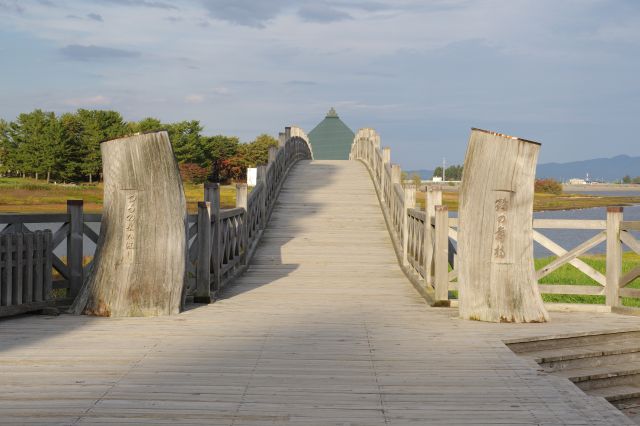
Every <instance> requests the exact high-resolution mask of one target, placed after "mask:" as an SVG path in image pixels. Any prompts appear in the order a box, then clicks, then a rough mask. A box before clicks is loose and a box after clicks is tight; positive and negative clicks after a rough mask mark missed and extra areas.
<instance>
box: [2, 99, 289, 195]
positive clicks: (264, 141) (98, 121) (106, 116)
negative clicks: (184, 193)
mask: <svg viewBox="0 0 640 426" xmlns="http://www.w3.org/2000/svg"><path fill="white" fill-rule="evenodd" d="M159 130H166V131H167V132H168V133H169V138H170V140H171V144H172V146H173V151H174V153H175V156H176V159H177V161H178V163H179V166H180V172H181V174H182V175H183V178H185V179H186V180H188V181H192V182H195V183H201V182H204V181H206V180H210V181H213V182H226V181H230V180H242V179H245V178H246V168H247V167H255V166H256V165H258V164H264V163H266V162H267V159H268V150H269V147H270V146H277V145H278V141H277V140H276V139H275V138H273V137H271V136H269V135H266V134H263V135H260V136H258V137H257V138H256V139H255V140H253V141H252V142H250V143H240V140H239V139H238V138H237V137H235V136H224V135H215V136H204V135H202V130H203V128H202V126H201V125H200V122H199V121H198V120H191V121H180V122H175V123H162V122H161V121H160V120H158V119H156V118H153V117H148V118H145V119H142V120H140V121H130V122H127V121H125V120H124V119H123V117H122V115H121V114H120V113H119V112H117V111H108V110H87V109H79V110H77V111H76V112H74V113H65V114H61V115H56V114H55V113H53V112H47V111H42V110H40V109H36V110H34V111H32V112H29V113H23V114H20V115H19V116H18V117H17V118H16V119H15V120H14V121H10V122H9V121H5V120H2V119H0V175H4V176H21V177H34V178H36V179H40V178H44V179H46V180H47V181H51V180H56V181H62V182H93V181H95V180H99V179H100V176H101V171H102V158H101V155H100V142H103V141H106V140H111V139H116V138H119V137H123V136H128V135H132V134H134V133H138V132H142V133H144V132H153V131H159Z"/></svg>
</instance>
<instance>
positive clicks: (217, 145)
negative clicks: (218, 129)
mask: <svg viewBox="0 0 640 426" xmlns="http://www.w3.org/2000/svg"><path fill="white" fill-rule="evenodd" d="M203 148H204V149H203V152H204V156H205V158H206V159H207V162H208V163H209V167H210V168H211V180H212V181H213V182H222V181H225V180H228V179H230V176H229V173H228V170H227V171H226V172H225V166H228V163H229V159H231V158H232V157H235V156H236V155H237V154H238V151H239V150H240V140H239V139H238V138H236V137H229V136H223V135H216V136H210V137H205V138H203ZM225 161H226V163H225Z"/></svg>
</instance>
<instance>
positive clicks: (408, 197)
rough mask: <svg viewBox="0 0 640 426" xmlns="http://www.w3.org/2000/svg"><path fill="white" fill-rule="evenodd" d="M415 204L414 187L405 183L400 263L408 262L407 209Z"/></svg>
mask: <svg viewBox="0 0 640 426" xmlns="http://www.w3.org/2000/svg"><path fill="white" fill-rule="evenodd" d="M415 206H416V187H415V186H413V185H407V186H406V187H405V188H404V208H403V209H402V212H403V215H402V264H403V265H404V266H407V265H408V264H409V257H408V253H409V209H413V208H415Z"/></svg>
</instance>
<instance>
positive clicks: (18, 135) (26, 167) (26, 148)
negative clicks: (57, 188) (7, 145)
mask: <svg viewBox="0 0 640 426" xmlns="http://www.w3.org/2000/svg"><path fill="white" fill-rule="evenodd" d="M7 136H8V138H9V139H10V140H11V144H12V145H13V149H12V151H11V152H12V155H13V157H14V158H13V164H14V165H15V167H16V168H17V169H19V170H20V171H21V172H22V173H23V174H24V173H33V174H34V175H35V178H36V179H38V177H39V176H40V175H41V174H45V173H46V175H47V181H49V179H50V178H51V174H52V173H55V172H56V171H57V167H58V166H59V165H60V164H61V163H62V162H63V161H64V156H63V153H64V150H63V143H62V127H61V125H60V122H59V121H58V119H57V118H56V116H55V114H54V113H53V112H44V111H42V110H39V109H36V110H34V111H32V112H30V113H23V114H20V115H19V116H18V118H17V119H16V121H14V122H12V123H11V124H10V125H9V129H8V131H7Z"/></svg>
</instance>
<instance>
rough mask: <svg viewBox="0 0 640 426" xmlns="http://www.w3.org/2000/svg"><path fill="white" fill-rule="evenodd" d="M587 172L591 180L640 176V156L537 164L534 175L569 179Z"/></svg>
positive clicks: (612, 179) (606, 180) (583, 175)
mask: <svg viewBox="0 0 640 426" xmlns="http://www.w3.org/2000/svg"><path fill="white" fill-rule="evenodd" d="M587 173H589V177H590V178H591V180H604V181H605V182H613V181H617V180H620V179H622V178H623V177H624V176H625V175H629V176H631V177H635V176H640V157H630V156H628V155H618V156H617V157H613V158H594V159H593V160H583V161H572V162H570V163H546V164H539V165H538V169H537V170H536V175H537V177H539V178H548V177H550V178H554V179H558V180H564V181H566V180H569V179H571V178H582V179H584V178H585V176H586V175H587Z"/></svg>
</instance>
